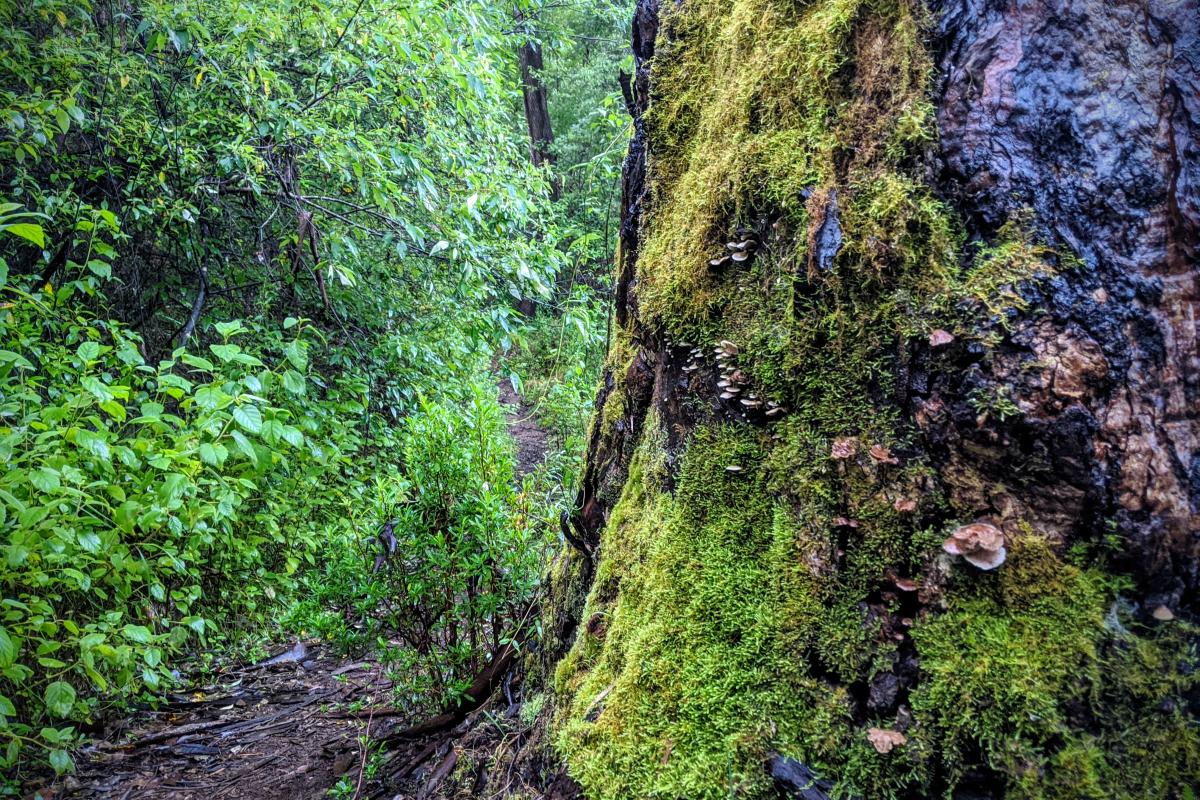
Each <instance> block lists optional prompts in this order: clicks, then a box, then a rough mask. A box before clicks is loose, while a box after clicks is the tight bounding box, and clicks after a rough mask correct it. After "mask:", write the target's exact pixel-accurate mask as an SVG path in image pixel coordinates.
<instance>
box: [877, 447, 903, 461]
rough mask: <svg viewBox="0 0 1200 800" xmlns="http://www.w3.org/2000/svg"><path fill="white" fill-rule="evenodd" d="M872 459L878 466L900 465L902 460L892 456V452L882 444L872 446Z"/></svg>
mask: <svg viewBox="0 0 1200 800" xmlns="http://www.w3.org/2000/svg"><path fill="white" fill-rule="evenodd" d="M871 458H872V459H873V460H874V461H875V463H877V464H899V463H900V459H898V458H896V457H895V456H893V455H892V451H891V450H888V449H887V448H886V447H884V446H883V445H881V444H873V445H871Z"/></svg>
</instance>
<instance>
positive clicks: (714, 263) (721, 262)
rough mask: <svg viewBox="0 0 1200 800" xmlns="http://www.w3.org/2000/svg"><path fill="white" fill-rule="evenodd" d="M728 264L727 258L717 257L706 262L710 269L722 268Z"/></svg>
mask: <svg viewBox="0 0 1200 800" xmlns="http://www.w3.org/2000/svg"><path fill="white" fill-rule="evenodd" d="M727 263H729V256H719V257H717V258H714V259H712V260H710V261H709V262H708V265H709V266H710V267H723V266H725V265H726V264H727Z"/></svg>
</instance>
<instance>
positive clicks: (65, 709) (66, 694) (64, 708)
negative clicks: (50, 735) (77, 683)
mask: <svg viewBox="0 0 1200 800" xmlns="http://www.w3.org/2000/svg"><path fill="white" fill-rule="evenodd" d="M42 698H43V699H44V700H45V701H46V708H47V709H49V711H50V713H51V714H53V715H54V716H56V717H66V716H67V715H69V714H70V713H71V709H72V708H74V706H75V687H74V686H72V685H71V684H69V683H66V682H65V681H55V682H54V683H52V684H50V685H49V686H47V687H46V691H45V693H44V694H43V696H42Z"/></svg>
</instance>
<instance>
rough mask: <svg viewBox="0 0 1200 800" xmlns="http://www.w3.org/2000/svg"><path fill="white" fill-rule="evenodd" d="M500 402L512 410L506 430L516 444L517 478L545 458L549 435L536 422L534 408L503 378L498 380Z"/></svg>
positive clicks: (531, 470) (535, 466)
mask: <svg viewBox="0 0 1200 800" xmlns="http://www.w3.org/2000/svg"><path fill="white" fill-rule="evenodd" d="M499 386H500V402H501V403H503V404H504V405H506V406H508V407H509V408H511V409H513V411H512V412H511V413H510V414H509V418H508V432H509V433H510V434H512V437H513V441H515V442H516V444H517V478H518V479H520V478H522V477H524V476H525V475H528V474H529V473H530V472H533V471H534V470H535V469H537V468H538V466H539V465H540V464H541V463H542V461H543V460H545V458H546V451H547V450H548V449H549V447H550V435H549V434H548V433H546V430H545V428H543V427H542V426H541V425H539V424H538V421H537V416H536V415H535V409H534V407H533V406H531V405H530V404H529V403H527V402H525V398H523V397H521V395H519V394H518V393H517V392H516V390H515V389H513V387H512V382H511V381H508V380H506V379H504V378H501V379H500V381H499Z"/></svg>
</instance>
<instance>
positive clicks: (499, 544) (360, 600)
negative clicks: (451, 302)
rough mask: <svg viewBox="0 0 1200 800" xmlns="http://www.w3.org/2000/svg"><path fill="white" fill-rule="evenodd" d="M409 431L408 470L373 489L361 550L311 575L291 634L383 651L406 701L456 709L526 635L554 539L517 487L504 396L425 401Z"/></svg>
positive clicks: (488, 389)
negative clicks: (492, 663)
mask: <svg viewBox="0 0 1200 800" xmlns="http://www.w3.org/2000/svg"><path fill="white" fill-rule="evenodd" d="M401 430H402V432H401V436H400V453H401V455H402V456H403V466H404V472H403V473H402V474H401V473H399V472H397V473H393V474H392V475H389V476H387V477H378V478H377V479H376V482H375V486H374V491H373V498H372V499H373V504H372V508H371V515H370V516H373V517H374V518H373V519H370V520H369V522H370V523H371V524H370V525H369V526H368V525H367V524H366V523H367V522H368V519H360V521H359V524H358V526H357V528H358V529H359V531H360V533H359V534H358V535H357V536H356V537H355V543H354V545H353V546H349V547H339V548H336V550H337V552H340V553H342V554H343V556H342V557H341V558H338V559H337V560H335V561H333V562H332V563H330V564H329V565H328V566H326V568H325V569H324V570H323V571H322V572H320V573H311V574H310V575H309V576H308V577H307V579H306V580H307V583H308V586H309V588H310V589H311V591H312V596H311V598H310V599H308V600H306V601H303V602H301V603H300V604H299V605H298V606H297V608H296V609H295V610H294V612H293V614H292V617H291V619H290V621H289V624H291V625H293V626H296V627H308V628H310V629H314V630H317V631H319V632H320V633H322V634H323V635H325V636H328V637H331V638H334V639H335V640H339V641H341V642H342V643H343V644H345V645H347V646H355V645H359V646H361V645H363V644H368V643H372V642H373V643H377V644H378V645H379V646H380V647H381V649H382V650H383V651H384V653H385V655H386V657H387V658H388V659H389V660H390V661H391V662H392V663H393V664H394V666H395V668H396V672H397V673H398V674H397V676H396V677H397V679H398V680H399V684H400V689H399V695H400V698H399V699H401V700H403V701H405V702H409V703H413V704H419V705H428V704H430V703H432V702H438V701H440V700H442V699H443V698H447V697H448V698H451V699H452V698H453V697H454V696H456V695H457V694H458V693H459V692H461V691H463V690H464V689H465V688H466V687H467V686H468V685H469V684H470V681H471V679H472V678H473V677H474V676H475V674H476V673H477V672H478V671H479V670H480V669H481V667H482V666H483V665H484V664H486V663H487V661H488V660H489V659H490V658H491V657H492V656H494V655H496V653H497V652H498V651H499V650H500V649H501V648H502V647H503V646H505V645H506V644H508V643H510V642H513V641H516V640H517V639H519V638H520V637H521V635H522V634H525V633H528V628H529V627H530V626H532V625H533V624H534V617H533V616H532V614H531V604H532V602H533V600H534V597H535V593H536V590H537V586H538V578H539V572H540V569H541V565H542V563H543V558H544V557H545V555H546V553H547V549H548V547H549V546H550V544H551V543H552V542H553V541H554V539H553V529H552V528H549V527H548V526H547V525H546V524H545V517H544V516H541V515H539V514H537V513H536V510H535V509H534V508H532V507H531V502H530V495H529V494H527V493H526V492H525V491H523V490H522V489H521V487H518V486H517V485H516V484H515V482H514V477H513V465H514V454H513V446H512V440H511V438H510V437H509V436H508V433H507V430H506V424H505V417H504V410H503V408H502V407H501V406H500V404H499V403H498V401H497V399H496V390H495V386H493V385H491V384H490V383H489V384H485V383H475V384H473V385H470V386H468V387H466V388H465V389H464V390H463V391H462V392H461V394H460V395H459V396H458V397H456V398H446V399H443V400H441V401H438V402H434V401H425V400H422V402H421V403H420V408H419V411H417V412H416V413H414V414H412V415H411V416H409V417H407V418H406V419H405V420H404V423H403V425H402V429H401ZM364 529H365V531H369V532H370V533H366V534H364V533H363V532H361V531H364ZM376 531H379V533H378V535H376V533H375V532H376ZM374 555H379V556H380V559H379V560H378V561H377V562H376V563H375V564H374V566H375V567H376V569H371V568H370V567H371V564H372V558H373V556H374Z"/></svg>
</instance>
